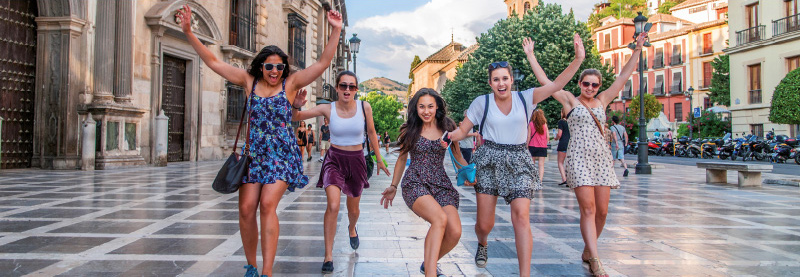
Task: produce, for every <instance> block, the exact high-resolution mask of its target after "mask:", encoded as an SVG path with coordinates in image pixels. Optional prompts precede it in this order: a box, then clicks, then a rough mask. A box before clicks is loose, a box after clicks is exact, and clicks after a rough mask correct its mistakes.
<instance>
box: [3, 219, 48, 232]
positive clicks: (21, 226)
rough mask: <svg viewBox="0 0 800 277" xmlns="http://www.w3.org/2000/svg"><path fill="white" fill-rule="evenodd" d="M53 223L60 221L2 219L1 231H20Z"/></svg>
mask: <svg viewBox="0 0 800 277" xmlns="http://www.w3.org/2000/svg"><path fill="white" fill-rule="evenodd" d="M53 223H58V221H38V220H0V232H10V233H20V232H25V231H28V230H31V229H35V228H39V227H42V226H47V225H50V224H53Z"/></svg>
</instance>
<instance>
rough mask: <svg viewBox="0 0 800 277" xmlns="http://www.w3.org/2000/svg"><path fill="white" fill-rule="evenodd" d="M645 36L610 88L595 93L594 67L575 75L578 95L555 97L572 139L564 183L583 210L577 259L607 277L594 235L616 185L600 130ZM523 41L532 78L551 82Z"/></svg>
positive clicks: (597, 80)
mask: <svg viewBox="0 0 800 277" xmlns="http://www.w3.org/2000/svg"><path fill="white" fill-rule="evenodd" d="M646 36H647V33H643V34H642V35H641V36H639V37H638V38H637V40H636V49H635V50H634V51H633V54H631V59H630V60H629V61H628V63H627V64H625V67H623V68H622V71H621V72H620V75H619V77H617V80H616V81H614V83H612V84H611V86H609V87H608V89H606V90H604V91H603V92H601V93H599V94H598V93H597V92H598V91H599V89H600V85H601V81H602V79H603V76H602V75H601V74H600V71H597V70H596V69H586V70H584V71H583V72H582V73H581V75H580V77H579V78H578V81H579V82H580V83H579V86H580V88H581V94H580V95H579V96H578V97H575V96H573V95H572V93H569V92H567V91H563V90H562V91H559V92H557V93H555V94H554V95H553V98H555V99H556V100H558V102H560V103H561V105H563V106H564V109H565V110H568V111H569V113H568V114H567V124H568V125H569V132H570V141H569V148H567V160H566V164H565V167H566V173H567V185H568V186H569V187H570V188H573V189H574V191H575V196H576V197H577V198H578V206H579V207H580V211H581V219H580V228H581V235H582V236H583V242H584V245H585V246H584V250H583V254H582V255H581V260H583V261H584V262H586V263H589V271H590V272H591V273H592V275H594V276H608V274H606V272H605V270H604V269H603V264H602V263H601V262H600V259H599V258H598V254H597V238H598V237H600V233H601V232H602V231H603V226H604V225H605V223H606V215H607V214H608V201H609V197H610V189H612V188H619V180H617V176H616V174H615V173H614V168H613V167H614V164H613V161H612V160H611V150H610V149H609V147H608V143H607V142H606V140H605V137H604V135H603V132H602V131H601V129H602V128H603V124H604V123H605V122H606V115H605V109H606V107H608V104H609V103H611V101H613V100H614V98H616V97H617V94H618V93H619V91H620V90H622V87H623V86H624V85H625V82H626V81H627V80H628V78H629V77H630V76H631V74H632V73H633V70H634V69H635V67H636V64H637V62H638V59H639V52H641V51H642V45H643V44H644V41H645V37H646ZM523 44H524V48H525V54H527V56H528V62H529V63H530V64H531V66H532V67H533V73H534V74H535V75H536V78H537V79H538V80H539V82H540V83H542V84H547V83H550V80H548V79H547V75H545V73H544V70H542V67H541V66H539V63H538V62H537V61H536V56H535V55H534V53H533V41H531V40H530V39H528V38H526V39H525V40H524V43H523ZM593 115H594V117H596V118H597V121H595V119H594V118H593Z"/></svg>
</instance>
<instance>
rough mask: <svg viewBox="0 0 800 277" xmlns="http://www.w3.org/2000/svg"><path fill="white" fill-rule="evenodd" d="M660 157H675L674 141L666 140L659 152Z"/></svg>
mask: <svg viewBox="0 0 800 277" xmlns="http://www.w3.org/2000/svg"><path fill="white" fill-rule="evenodd" d="M658 155H660V156H664V155H669V156H675V143H674V142H673V140H672V139H664V140H663V142H662V143H661V148H660V149H659V150H658Z"/></svg>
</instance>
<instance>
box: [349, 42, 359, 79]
mask: <svg viewBox="0 0 800 277" xmlns="http://www.w3.org/2000/svg"><path fill="white" fill-rule="evenodd" d="M356 35H357V34H353V37H351V38H350V40H349V41H350V52H353V73H357V71H356V54H358V47H359V46H360V45H361V39H360V38H358V37H357V36H356Z"/></svg>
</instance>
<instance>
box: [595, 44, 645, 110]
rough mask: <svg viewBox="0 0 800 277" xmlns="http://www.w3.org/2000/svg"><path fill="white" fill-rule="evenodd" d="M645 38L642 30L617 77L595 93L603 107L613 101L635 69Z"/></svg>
mask: <svg viewBox="0 0 800 277" xmlns="http://www.w3.org/2000/svg"><path fill="white" fill-rule="evenodd" d="M646 38H647V33H646V32H642V33H641V34H640V35H639V37H637V38H636V48H635V49H634V50H633V54H631V58H630V59H629V60H628V63H626V64H625V66H623V67H622V70H621V71H620V73H619V76H618V77H617V79H616V80H614V83H611V86H609V87H608V88H607V89H606V90H604V91H602V92H600V93H599V94H598V95H597V99H598V100H600V103H602V104H603V107H605V106H608V104H609V103H611V101H614V98H617V95H618V94H619V91H620V90H622V87H624V86H625V82H627V81H628V78H630V77H631V74H633V71H634V70H635V69H636V65H638V64H639V53H641V52H642V47H643V45H644V42H645V40H646Z"/></svg>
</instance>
